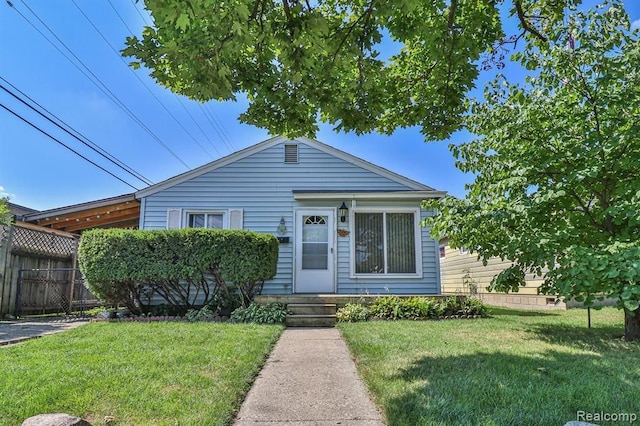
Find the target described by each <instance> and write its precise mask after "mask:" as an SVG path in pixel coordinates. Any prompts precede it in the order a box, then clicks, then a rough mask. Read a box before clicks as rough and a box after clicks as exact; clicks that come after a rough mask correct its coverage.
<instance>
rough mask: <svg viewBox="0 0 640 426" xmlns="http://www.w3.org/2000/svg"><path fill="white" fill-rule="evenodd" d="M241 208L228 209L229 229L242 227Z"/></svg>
mask: <svg viewBox="0 0 640 426" xmlns="http://www.w3.org/2000/svg"><path fill="white" fill-rule="evenodd" d="M242 215H243V212H242V209H235V210H229V229H243V226H242V225H243V224H242V220H243V218H242Z"/></svg>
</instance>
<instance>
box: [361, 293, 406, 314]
mask: <svg viewBox="0 0 640 426" xmlns="http://www.w3.org/2000/svg"><path fill="white" fill-rule="evenodd" d="M401 305H402V299H401V298H400V297H398V296H382V297H379V298H377V299H376V300H374V301H373V302H371V304H370V305H369V310H370V311H371V316H372V317H375V318H382V319H393V320H395V319H400V314H401Z"/></svg>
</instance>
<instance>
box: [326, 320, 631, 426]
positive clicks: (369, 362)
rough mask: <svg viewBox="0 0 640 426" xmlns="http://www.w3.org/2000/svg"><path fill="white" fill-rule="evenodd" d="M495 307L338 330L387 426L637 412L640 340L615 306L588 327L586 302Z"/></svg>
mask: <svg viewBox="0 0 640 426" xmlns="http://www.w3.org/2000/svg"><path fill="white" fill-rule="evenodd" d="M489 313H490V317H489V318H486V319H478V320H473V321H468V320H446V321H375V322H361V323H341V324H339V325H338V327H339V328H340V331H341V333H342V336H343V337H344V338H345V340H346V342H347V345H348V346H349V349H350V351H351V353H352V356H353V357H354V359H355V360H356V363H357V365H358V370H359V372H360V374H361V376H362V377H363V380H364V382H365V384H366V385H367V387H368V388H369V391H370V392H371V394H372V396H373V399H374V401H375V402H376V404H377V405H378V406H379V407H380V409H381V411H382V412H383V413H384V414H385V416H386V419H387V422H388V424H389V425H390V426H394V425H445V426H448V425H451V426H454V425H455V426H459V425H562V424H565V423H566V422H567V421H570V420H579V419H578V416H579V415H580V413H614V414H621V413H622V414H625V413H628V414H630V415H631V414H633V413H635V414H637V415H639V416H640V398H638V395H640V345H639V344H637V343H630V342H625V341H624V340H622V335H623V330H622V327H621V326H620V324H621V316H622V313H621V312H620V311H619V310H616V309H613V308H605V309H602V310H599V311H592V322H593V328H591V329H588V328H587V327H586V315H587V312H586V310H583V309H572V310H568V311H547V312H530V311H517V310H508V309H498V308H491V309H490V312H489ZM595 423H598V422H595ZM601 424H608V423H606V422H605V423H601ZM616 424H617V423H616Z"/></svg>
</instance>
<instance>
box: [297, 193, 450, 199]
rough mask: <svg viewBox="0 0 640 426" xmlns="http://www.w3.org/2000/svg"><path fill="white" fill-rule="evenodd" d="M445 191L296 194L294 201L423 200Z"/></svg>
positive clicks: (442, 195) (442, 194)
mask: <svg viewBox="0 0 640 426" xmlns="http://www.w3.org/2000/svg"><path fill="white" fill-rule="evenodd" d="M446 194H447V193H446V191H389V192H298V193H294V194H293V199H294V200H340V199H349V200H424V199H425V198H442V197H444V196H445V195H446Z"/></svg>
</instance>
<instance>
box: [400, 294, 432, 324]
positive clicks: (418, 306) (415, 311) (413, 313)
mask: <svg viewBox="0 0 640 426" xmlns="http://www.w3.org/2000/svg"><path fill="white" fill-rule="evenodd" d="M428 316H429V309H428V303H427V298H426V297H417V296H416V297H409V298H406V299H402V303H401V304H400V315H399V317H400V319H421V318H427V317H428Z"/></svg>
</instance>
